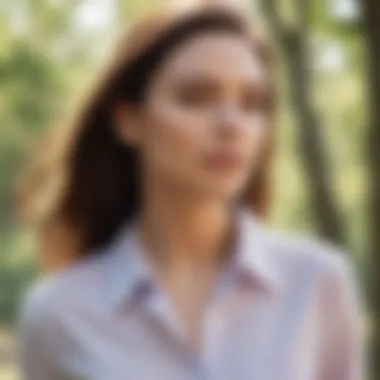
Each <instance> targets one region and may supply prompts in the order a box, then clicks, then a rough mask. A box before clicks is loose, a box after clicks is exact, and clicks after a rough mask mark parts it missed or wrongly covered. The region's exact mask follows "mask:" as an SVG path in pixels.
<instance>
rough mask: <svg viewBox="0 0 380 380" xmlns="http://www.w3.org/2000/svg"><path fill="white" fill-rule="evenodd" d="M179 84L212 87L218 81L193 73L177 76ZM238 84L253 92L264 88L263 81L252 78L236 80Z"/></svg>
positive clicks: (207, 75) (205, 75)
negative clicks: (200, 84)
mask: <svg viewBox="0 0 380 380" xmlns="http://www.w3.org/2000/svg"><path fill="white" fill-rule="evenodd" d="M179 78H180V79H179V80H178V82H179V84H180V85H184V84H185V85H187V84H190V85H194V84H199V83H202V84H206V85H208V86H214V85H215V84H218V83H219V82H220V81H219V79H218V78H216V77H215V76H213V75H209V74H204V73H195V74H183V75H180V76H179ZM237 79H238V82H240V83H241V84H243V85H244V86H247V87H248V88H251V89H253V90H257V89H261V88H265V87H266V82H265V80H256V79H254V78H244V77H241V78H237Z"/></svg>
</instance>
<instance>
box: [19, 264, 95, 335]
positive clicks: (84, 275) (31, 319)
mask: <svg viewBox="0 0 380 380" xmlns="http://www.w3.org/2000/svg"><path fill="white" fill-rule="evenodd" d="M101 270H102V265H101V257H96V258H89V259H85V260H82V261H81V262H78V263H76V264H74V265H72V266H70V267H68V268H66V269H64V270H62V271H60V272H59V273H56V274H53V275H50V276H47V277H44V278H41V279H39V280H38V281H37V282H36V283H35V284H33V285H32V286H31V287H30V288H29V290H28V291H27V292H26V294H25V296H24V299H23V303H22V305H21V313H20V319H19V323H20V328H21V331H22V332H27V333H28V331H32V330H33V331H37V330H40V329H43V330H46V329H47V328H49V327H51V326H54V329H55V330H57V327H62V326H63V325H64V324H65V323H66V322H67V321H68V320H69V319H70V316H71V315H72V314H73V313H75V311H76V310H78V309H83V308H86V307H89V306H91V305H92V304H93V303H94V302H97V298H99V297H100V296H101V295H100V294H99V292H100V284H101Z"/></svg>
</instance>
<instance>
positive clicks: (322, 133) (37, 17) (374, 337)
mask: <svg viewBox="0 0 380 380" xmlns="http://www.w3.org/2000/svg"><path fill="white" fill-rule="evenodd" d="M177 1H178V2H179V1H181V0H177ZM235 1H237V0H235ZM245 3H249V6H252V10H253V11H254V12H257V13H258V14H259V16H260V17H261V18H262V19H263V20H264V22H265V24H266V26H267V30H268V33H269V34H270V35H271V38H272V39H273V41H274V43H275V45H276V48H277V56H278V82H279V83H280V86H279V87H280V88H279V96H280V109H279V113H278V117H277V127H278V150H277V159H276V172H275V181H276V182H275V188H274V189H275V191H274V199H273V207H272V210H271V213H270V215H269V219H268V223H269V224H271V225H273V226H275V227H276V228H281V229H285V230H289V231H292V233H296V234H303V235H308V236H318V237H322V238H325V239H328V240H330V241H333V242H334V243H337V244H339V245H342V246H343V247H344V248H345V250H346V252H347V254H349V255H350V257H351V260H352V262H353V263H354V266H355V268H356V269H357V273H358V276H359V278H360V280H361V281H360V285H361V288H362V292H363V295H365V299H364V302H365V305H366V306H367V310H368V313H367V314H368V315H367V318H366V326H365V327H366V332H367V334H368V341H369V344H370V346H371V356H372V358H373V359H376V358H377V359H378V361H379V362H380V295H379V296H376V295H377V294H378V292H380V280H379V279H378V276H377V273H376V271H377V268H378V267H379V265H378V264H380V2H379V1H378V0H362V1H360V0H263V1H262V2H261V4H260V0H257V1H255V0H251V1H250V2H247V1H246V2H245ZM156 5H158V6H159V5H160V0H12V1H7V0H0V247H1V251H0V253H1V255H0V378H1V379H2V380H16V379H18V377H17V371H16V366H15V354H14V346H15V343H14V342H15V332H16V324H17V315H18V308H19V305H20V300H21V298H22V295H23V293H24V291H25V289H26V288H27V287H28V284H30V283H31V281H33V279H34V278H35V276H36V275H37V270H36V264H35V261H34V258H35V254H36V252H35V251H36V250H35V244H34V239H33V234H32V233H31V231H30V230H29V229H28V228H25V227H22V226H21V225H20V223H18V222H17V220H16V218H15V215H14V188H15V186H16V185H17V181H18V179H19V176H20V173H21V172H22V170H23V168H24V166H25V161H26V160H27V152H28V150H29V147H30V145H31V143H32V142H33V141H35V140H36V139H38V137H40V136H41V134H42V133H43V132H44V131H46V130H48V129H51V128H54V126H55V125H56V124H57V121H59V120H60V119H61V118H63V117H64V116H65V112H67V111H65V110H67V104H68V103H70V102H73V100H75V99H78V94H80V93H81V92H82V91H83V89H85V88H86V86H87V85H88V84H89V83H91V81H92V78H93V77H94V74H95V73H96V72H97V70H98V68H99V66H101V65H102V64H103V63H104V60H105V59H106V57H107V52H108V51H109V49H110V47H111V46H112V45H113V44H114V42H115V39H116V38H117V36H118V34H119V32H120V30H121V29H122V28H125V27H128V24H129V23H130V22H133V20H134V19H135V18H136V17H139V15H141V14H143V13H144V12H145V11H147V10H150V9H152V8H153V7H154V6H156ZM379 294H380V293H379ZM376 361H377V360H372V364H371V366H372V368H373V369H372V372H373V377H374V379H380V364H377V363H376ZM376 367H377V368H376Z"/></svg>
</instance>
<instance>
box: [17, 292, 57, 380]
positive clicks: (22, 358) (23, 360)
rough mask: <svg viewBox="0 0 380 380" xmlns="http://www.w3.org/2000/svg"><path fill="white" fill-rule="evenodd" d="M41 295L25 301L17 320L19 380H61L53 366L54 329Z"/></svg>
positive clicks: (33, 293) (55, 367)
mask: <svg viewBox="0 0 380 380" xmlns="http://www.w3.org/2000/svg"><path fill="white" fill-rule="evenodd" d="M40 293H41V291H34V292H31V293H30V294H29V295H28V296H27V297H26V299H25V301H24V304H23V308H22V312H21V315H20V318H19V336H18V338H19V339H18V347H19V350H18V353H19V368H20V377H21V379H22V380H61V377H60V376H59V372H58V367H57V365H56V360H57V355H56V347H55V346H54V344H53V343H54V335H53V334H54V328H53V325H52V323H51V316H50V315H49V314H50V313H49V312H48V311H49V310H48V308H47V307H46V306H47V305H46V299H44V298H45V297H43V295H42V294H40Z"/></svg>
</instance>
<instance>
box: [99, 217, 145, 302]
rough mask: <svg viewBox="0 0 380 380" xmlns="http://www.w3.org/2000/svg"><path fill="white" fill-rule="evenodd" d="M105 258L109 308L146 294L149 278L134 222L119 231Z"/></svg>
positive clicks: (136, 225) (136, 226) (136, 224)
mask: <svg viewBox="0 0 380 380" xmlns="http://www.w3.org/2000/svg"><path fill="white" fill-rule="evenodd" d="M105 256H106V257H105V260H106V263H105V269H106V275H107V290H108V293H107V299H108V301H109V303H110V305H111V307H116V306H118V305H120V304H122V302H124V301H127V300H128V299H130V298H131V297H132V296H133V295H137V294H142V293H146V292H147V291H148V289H149V287H150V285H152V282H151V274H150V271H149V268H148V265H147V263H146V262H145V260H144V257H143V254H142V247H141V242H140V239H139V230H138V222H137V220H132V221H131V222H129V223H127V224H126V225H124V226H123V228H121V230H120V231H119V233H118V234H117V236H116V238H115V239H114V241H113V242H112V243H111V245H110V246H109V247H108V248H107V252H106V253H105Z"/></svg>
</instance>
